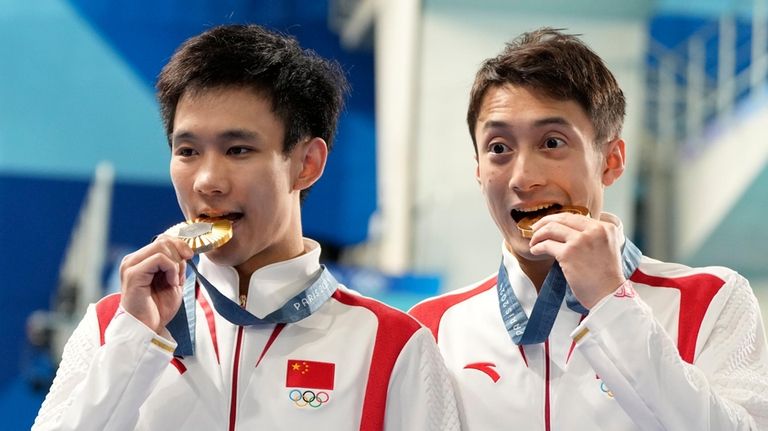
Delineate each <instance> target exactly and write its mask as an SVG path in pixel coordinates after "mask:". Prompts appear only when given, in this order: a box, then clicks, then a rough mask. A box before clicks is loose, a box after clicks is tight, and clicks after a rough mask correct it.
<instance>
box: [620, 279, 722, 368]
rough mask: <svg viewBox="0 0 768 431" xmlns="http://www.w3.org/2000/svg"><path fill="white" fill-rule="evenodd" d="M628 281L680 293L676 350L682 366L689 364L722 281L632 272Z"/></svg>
mask: <svg viewBox="0 0 768 431" xmlns="http://www.w3.org/2000/svg"><path fill="white" fill-rule="evenodd" d="M630 280H632V281H633V282H635V283H640V284H646V285H648V286H653V287H667V288H673V289H678V290H679V291H680V314H679V320H678V328H677V350H678V351H679V352H680V357H681V358H683V360H684V361H685V362H688V363H689V364H692V363H693V360H694V355H695V353H696V338H698V336H699V329H701V322H702V321H703V320H704V315H705V314H706V313H707V309H709V304H710V303H711V302H712V298H714V297H715V295H716V294H717V292H718V291H720V288H721V287H723V285H724V284H725V281H724V280H723V279H721V278H719V277H717V276H715V275H712V274H693V275H688V276H684V277H675V278H666V277H657V276H653V275H648V274H645V273H643V272H641V271H640V270H637V271H635V273H634V274H632V277H630Z"/></svg>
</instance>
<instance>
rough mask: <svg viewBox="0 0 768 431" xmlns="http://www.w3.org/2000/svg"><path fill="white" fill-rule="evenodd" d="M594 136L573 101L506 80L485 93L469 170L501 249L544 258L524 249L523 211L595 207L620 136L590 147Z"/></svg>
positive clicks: (611, 176)
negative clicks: (473, 164)
mask: <svg viewBox="0 0 768 431" xmlns="http://www.w3.org/2000/svg"><path fill="white" fill-rule="evenodd" d="M594 136H595V131H594V127H593V126H592V123H591V122H590V120H589V118H588V117H587V115H586V113H585V112H584V109H582V108H581V106H580V105H579V104H578V103H576V102H574V101H570V100H569V101H558V100H554V99H551V98H549V97H546V96H543V95H542V94H540V93H537V92H535V91H532V90H530V89H528V88H526V87H518V86H512V85H503V86H497V87H492V88H490V89H488V91H487V92H486V94H485V96H484V98H483V101H482V104H481V107H480V110H479V115H478V119H477V123H476V128H475V140H476V142H477V171H476V176H477V180H478V182H479V184H480V187H481V189H482V192H483V194H484V195H485V198H486V203H487V204H488V208H489V210H490V212H491V216H492V217H493V219H494V221H495V222H496V225H497V226H498V227H499V229H500V230H501V232H502V234H503V236H504V240H505V243H506V246H507V248H508V249H509V250H510V251H511V252H512V253H513V254H515V255H516V256H517V257H518V259H521V258H522V259H525V260H528V261H534V260H546V261H551V259H552V258H551V257H549V256H533V255H531V254H530V252H529V239H526V238H523V237H522V235H521V233H520V231H519V229H518V228H517V221H518V220H520V219H522V218H523V217H525V216H526V215H531V213H533V212H535V211H537V210H540V209H542V208H547V207H550V206H552V205H563V206H566V205H571V206H583V207H586V208H588V209H589V212H590V213H591V214H592V216H593V217H596V216H598V215H599V214H600V212H601V211H602V206H603V190H604V187H605V186H607V185H610V184H612V183H613V181H615V180H616V179H617V178H618V177H619V176H620V175H621V171H622V169H623V156H624V143H623V141H621V140H620V139H615V140H613V141H611V142H608V143H605V144H602V145H601V146H600V148H599V149H598V148H597V147H596V146H595V145H594ZM618 157H620V158H621V160H618ZM619 162H620V163H619ZM617 163H618V164H620V165H621V166H617ZM619 167H620V169H617V168H619Z"/></svg>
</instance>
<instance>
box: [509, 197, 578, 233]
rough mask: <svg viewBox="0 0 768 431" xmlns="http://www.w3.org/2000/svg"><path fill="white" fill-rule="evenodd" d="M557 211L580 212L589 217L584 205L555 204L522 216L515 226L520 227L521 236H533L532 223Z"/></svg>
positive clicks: (557, 212)
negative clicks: (533, 213)
mask: <svg viewBox="0 0 768 431" xmlns="http://www.w3.org/2000/svg"><path fill="white" fill-rule="evenodd" d="M559 213H572V214H580V215H583V216H587V217H589V210H588V209H587V208H585V207H580V206H570V205H566V206H560V205H555V206H552V207H549V208H547V209H545V210H543V211H540V212H537V213H536V214H535V215H533V216H530V217H524V218H523V219H522V220H520V221H519V222H518V223H517V228H518V229H520V234H521V235H522V236H523V238H531V237H532V236H533V225H534V224H536V222H537V221H539V220H541V219H542V218H544V217H546V216H548V215H551V214H559Z"/></svg>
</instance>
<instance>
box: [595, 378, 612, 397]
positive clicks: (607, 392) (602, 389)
mask: <svg viewBox="0 0 768 431" xmlns="http://www.w3.org/2000/svg"><path fill="white" fill-rule="evenodd" d="M595 378H596V379H597V381H598V382H599V383H600V392H602V393H604V394H605V395H606V396H607V397H608V398H613V392H611V390H610V389H608V386H606V385H605V382H603V381H602V380H600V376H599V375H597V374H595Z"/></svg>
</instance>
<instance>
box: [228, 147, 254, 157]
mask: <svg viewBox="0 0 768 431" xmlns="http://www.w3.org/2000/svg"><path fill="white" fill-rule="evenodd" d="M251 151H252V150H251V149H250V148H248V147H239V146H237V147H230V148H229V149H227V154H230V155H233V156H242V155H243V154H247V153H249V152H251Z"/></svg>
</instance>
